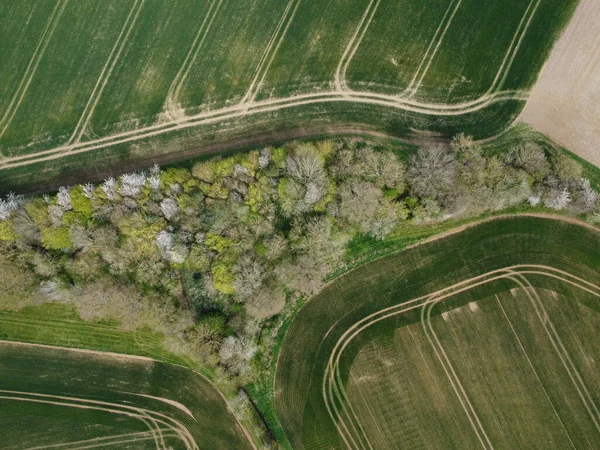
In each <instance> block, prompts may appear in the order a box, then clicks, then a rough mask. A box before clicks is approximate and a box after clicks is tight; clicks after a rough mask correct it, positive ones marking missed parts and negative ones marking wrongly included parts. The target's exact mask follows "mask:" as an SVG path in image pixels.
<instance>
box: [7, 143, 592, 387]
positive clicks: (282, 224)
mask: <svg viewBox="0 0 600 450" xmlns="http://www.w3.org/2000/svg"><path fill="white" fill-rule="evenodd" d="M597 203H598V202H597V193H596V191H595V190H594V189H593V188H592V187H591V185H590V182H589V181H588V180H585V179H583V178H582V168H581V165H580V164H579V163H577V162H576V161H575V160H574V159H572V158H570V157H568V156H566V155H564V154H562V153H558V152H554V153H550V151H549V150H548V149H544V148H542V147H541V146H540V145H538V144H537V143H535V142H521V143H519V144H518V145H516V146H514V148H511V149H508V150H507V151H505V152H503V153H501V154H494V155H488V154H486V153H485V152H484V151H483V150H482V149H481V148H480V147H478V146H476V145H473V143H472V141H471V140H470V139H469V138H468V137H466V136H463V135H459V136H457V137H456V138H455V139H454V140H453V141H452V145H451V148H442V147H426V148H421V149H419V150H418V151H416V152H415V153H414V154H413V155H411V156H410V157H408V158H406V159H405V161H404V162H403V161H401V160H400V159H399V158H398V157H397V156H396V154H395V153H393V151H389V150H384V151H379V150H376V149H374V148H373V147H371V146H370V145H368V144H366V143H364V142H360V141H338V142H332V141H323V142H317V143H292V144H289V145H286V146H283V147H279V148H265V149H263V150H261V151H251V152H248V153H244V154H238V155H236V156H232V157H228V158H213V159H210V160H207V161H202V162H199V163H197V164H196V165H194V166H193V168H192V169H191V170H189V169H186V168H169V169H166V170H161V168H159V167H157V166H155V167H153V168H152V169H150V170H148V171H142V172H136V173H130V174H125V175H122V176H120V177H119V178H109V179H107V180H105V181H104V182H103V183H100V184H99V185H91V184H86V185H78V186H73V187H61V188H60V189H59V190H58V192H57V193H56V194H55V195H52V196H50V195H46V196H43V197H35V198H29V199H24V198H22V197H20V196H18V195H12V194H11V195H9V196H8V197H7V198H5V199H2V200H0V242H2V246H1V247H0V248H1V250H2V252H3V255H4V257H7V255H8V256H9V257H10V258H12V260H13V261H14V262H15V263H17V264H19V265H20V266H22V267H23V268H26V269H27V270H30V271H32V272H34V273H35V275H36V276H37V277H38V279H39V282H40V285H39V290H38V295H43V296H45V297H46V298H47V299H49V300H53V301H72V302H75V303H77V304H78V305H79V306H80V309H81V310H82V313H83V314H84V315H85V316H86V317H89V318H97V317H100V316H110V317H115V318H118V319H119V320H121V321H122V322H124V325H125V326H139V325H140V319H139V317H142V316H143V317H145V318H151V319H147V320H146V322H144V323H145V324H147V323H151V324H159V325H155V326H156V327H159V328H160V329H161V331H163V332H165V334H167V335H168V336H169V339H170V343H171V345H172V346H173V348H175V347H177V346H180V347H185V348H186V349H188V350H190V351H193V352H194V354H196V355H197V356H198V357H200V358H201V359H202V360H203V361H204V362H205V363H206V364H209V365H212V366H215V367H219V368H220V369H219V370H222V371H223V374H225V373H228V374H233V375H238V376H250V375H251V373H252V364H253V363H255V362H256V361H258V360H260V359H261V357H263V356H264V354H265V352H264V350H265V349H264V347H263V348H261V347H260V346H259V345H258V343H259V342H265V340H264V337H265V334H268V332H267V331H265V330H266V329H265V327H264V324H265V321H268V320H269V318H271V317H273V316H276V315H278V314H280V313H281V312H282V311H283V310H284V308H285V307H286V298H287V299H289V298H290V296H291V295H292V293H298V294H300V295H311V294H313V293H315V292H316V291H317V290H319V289H320V287H321V286H322V283H323V279H324V277H325V276H326V275H327V274H328V273H329V272H330V271H331V270H332V269H333V268H335V267H336V266H338V265H339V263H340V262H342V261H343V258H344V255H345V252H346V248H347V244H348V242H349V241H350V240H351V239H353V238H354V237H355V236H357V235H359V234H360V235H368V236H370V237H371V238H373V239H377V240H384V239H387V238H388V237H389V236H390V235H391V234H393V233H394V230H396V229H397V228H398V227H399V226H400V225H401V224H403V223H404V224H406V223H415V224H423V223H431V222H436V221H442V220H447V219H448V218H451V217H459V216H469V215H475V214H480V213H482V212H485V211H490V210H493V211H497V210H502V209H505V208H507V207H510V206H514V205H518V204H522V205H527V204H528V205H531V206H535V207H540V206H545V207H547V208H550V209H553V210H566V211H568V212H570V213H573V214H587V215H589V217H591V218H595V217H599V216H598V214H597ZM118 283H121V285H123V284H126V285H127V288H126V289H127V290H131V289H134V290H136V291H137V292H141V293H143V294H145V295H133V294H128V295H119V293H118V291H119V289H118V288H116V287H115V286H118ZM103 286H109V287H110V289H106V288H104V287H103ZM123 289H125V288H123ZM107 293H108V294H107ZM109 294H110V295H109ZM261 336H262V340H260V339H259V338H260V337H261ZM261 355H262V356H261Z"/></svg>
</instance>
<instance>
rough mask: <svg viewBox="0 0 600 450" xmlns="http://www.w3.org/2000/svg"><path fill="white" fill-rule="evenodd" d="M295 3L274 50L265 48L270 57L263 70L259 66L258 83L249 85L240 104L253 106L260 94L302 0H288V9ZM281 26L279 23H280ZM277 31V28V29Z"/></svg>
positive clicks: (260, 65)
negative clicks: (260, 71) (260, 72)
mask: <svg viewBox="0 0 600 450" xmlns="http://www.w3.org/2000/svg"><path fill="white" fill-rule="evenodd" d="M294 1H295V2H296V4H295V6H294V9H293V10H292V13H291V14H290V15H289V16H288V18H286V20H287V23H286V25H285V28H284V29H283V32H282V33H281V36H279V40H278V41H277V45H276V46H275V49H274V50H272V51H271V49H272V45H270V46H268V47H267V50H268V51H270V52H271V55H270V57H269V62H268V63H267V65H266V66H264V70H263V69H262V64H264V62H263V63H261V64H259V69H261V70H263V71H262V75H261V77H260V81H258V82H256V80H253V81H252V84H251V85H250V88H249V89H248V92H246V95H244V98H243V99H242V104H250V105H252V104H254V100H255V99H256V96H257V95H258V93H259V92H260V90H261V89H262V86H263V84H264V82H265V79H266V77H267V73H268V72H269V69H270V68H271V65H272V64H273V61H274V60H275V56H276V55H277V52H278V51H279V47H281V44H282V43H283V41H284V39H285V36H286V34H287V32H288V30H289V29H290V27H291V25H292V22H293V21H294V17H295V16H296V12H298V8H299V7H300V3H302V0H290V3H289V4H288V7H289V6H290V5H291V4H292V2H294ZM287 13H288V9H287V8H286V11H285V13H284V16H285V15H286V14H287ZM280 25H281V23H280ZM278 30H279V27H278ZM275 37H276V35H273V38H275ZM258 75H259V72H257V73H256V77H258Z"/></svg>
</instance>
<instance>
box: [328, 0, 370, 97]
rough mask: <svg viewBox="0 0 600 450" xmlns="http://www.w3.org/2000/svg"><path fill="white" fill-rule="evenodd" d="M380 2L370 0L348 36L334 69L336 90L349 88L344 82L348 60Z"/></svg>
mask: <svg viewBox="0 0 600 450" xmlns="http://www.w3.org/2000/svg"><path fill="white" fill-rule="evenodd" d="M380 3H381V0H371V2H370V3H369V4H368V5H367V9H366V10H365V12H364V14H363V16H362V18H361V20H360V22H359V24H358V27H356V30H355V32H354V34H353V35H352V37H351V38H350V41H349V42H348V45H347V46H346V49H345V50H344V53H343V55H342V58H341V59H340V62H339V63H338V66H337V69H336V71H335V81H334V84H335V89H336V90H337V91H348V90H349V89H348V84H347V82H346V71H347V70H348V66H349V65H350V62H351V61H352V58H354V55H355V54H356V51H357V50H358V47H360V44H361V42H362V40H363V38H364V37H365V34H366V33H367V30H368V29H369V25H371V22H372V21H373V17H375V13H376V12H377V9H378V8H379V5H380ZM373 4H375V7H374V8H373ZM369 16H370V17H369ZM367 17H369V19H368V20H367ZM365 21H366V23H365ZM363 25H364V26H363ZM359 34H360V37H359Z"/></svg>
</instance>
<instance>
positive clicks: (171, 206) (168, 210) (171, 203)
mask: <svg viewBox="0 0 600 450" xmlns="http://www.w3.org/2000/svg"><path fill="white" fill-rule="evenodd" d="M160 209H161V211H162V213H163V216H165V219H167V220H171V219H173V218H174V217H175V216H176V215H177V214H178V213H179V205H178V204H177V202H176V201H175V200H173V199H172V198H165V199H164V200H163V201H162V202H161V203H160Z"/></svg>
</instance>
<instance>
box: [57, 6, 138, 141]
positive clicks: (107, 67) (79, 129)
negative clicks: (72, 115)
mask: <svg viewBox="0 0 600 450" xmlns="http://www.w3.org/2000/svg"><path fill="white" fill-rule="evenodd" d="M145 1H146V0H135V3H134V4H133V6H132V7H131V10H130V11H129V15H128V16H127V20H126V21H125V24H124V25H123V28H121V32H120V33H119V36H118V38H117V41H116V42H115V45H114V46H113V48H112V50H111V52H110V55H109V56H108V60H107V61H106V63H105V64H104V67H103V68H102V72H100V76H99V77H98V80H97V81H96V85H95V86H94V89H93V91H92V94H91V95H90V98H89V100H88V102H87V104H86V105H85V108H84V110H83V113H82V114H81V117H80V118H79V121H78V122H77V125H76V126H75V130H74V131H73V134H72V135H71V137H70V138H69V140H68V141H67V144H66V146H67V147H69V146H71V145H73V144H74V143H78V142H79V141H80V140H81V137H82V136H83V133H85V131H86V130H87V127H88V125H89V123H90V120H91V118H92V115H93V114H94V110H95V109H96V106H97V105H98V102H99V101H100V97H101V96H102V92H103V91H104V88H105V87H106V84H107V83H108V80H109V78H110V76H111V74H112V72H113V70H114V68H115V66H116V65H117V62H118V61H119V58H120V56H121V53H122V52H123V49H124V48H125V44H126V43H127V41H128V39H129V35H130V34H131V31H132V30H133V27H134V26H135V23H136V22H137V20H138V17H139V15H140V11H141V10H142V8H143V7H144V3H145Z"/></svg>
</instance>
